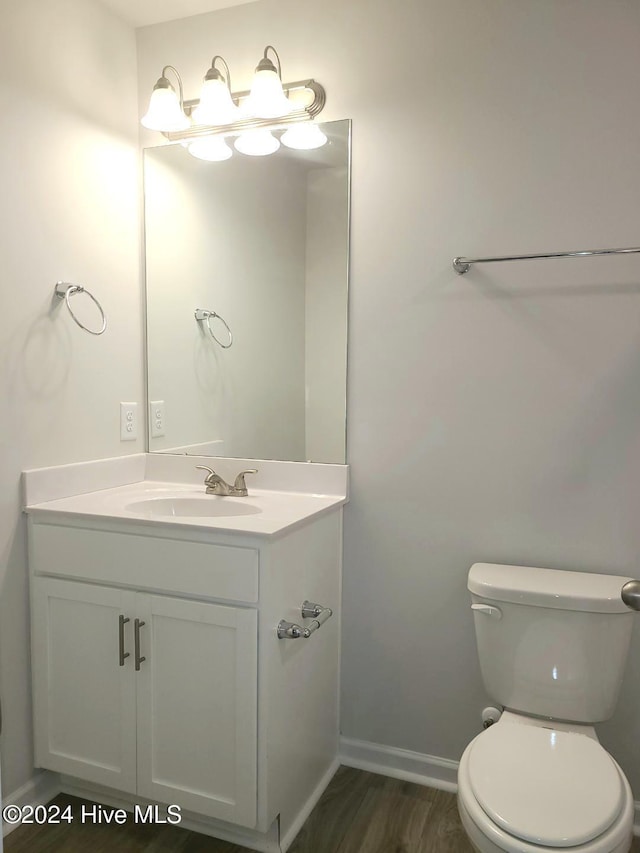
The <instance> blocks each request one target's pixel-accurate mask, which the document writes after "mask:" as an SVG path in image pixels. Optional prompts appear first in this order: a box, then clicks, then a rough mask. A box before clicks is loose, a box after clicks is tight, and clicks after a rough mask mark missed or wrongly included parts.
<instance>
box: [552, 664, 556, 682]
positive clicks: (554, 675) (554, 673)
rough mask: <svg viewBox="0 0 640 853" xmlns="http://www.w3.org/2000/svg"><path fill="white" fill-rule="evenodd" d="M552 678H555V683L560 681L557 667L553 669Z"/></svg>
mask: <svg viewBox="0 0 640 853" xmlns="http://www.w3.org/2000/svg"><path fill="white" fill-rule="evenodd" d="M551 677H552V678H553V680H554V681H557V680H558V667H557V666H554V667H553V669H552V670H551Z"/></svg>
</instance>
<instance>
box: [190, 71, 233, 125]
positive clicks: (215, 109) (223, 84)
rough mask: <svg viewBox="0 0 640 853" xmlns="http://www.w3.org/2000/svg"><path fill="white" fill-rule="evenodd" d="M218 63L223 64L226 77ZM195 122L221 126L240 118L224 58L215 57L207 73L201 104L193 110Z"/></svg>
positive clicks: (201, 93)
mask: <svg viewBox="0 0 640 853" xmlns="http://www.w3.org/2000/svg"><path fill="white" fill-rule="evenodd" d="M216 62H221V63H222V64H223V65H224V69H225V71H226V77H225V76H224V75H223V74H221V72H220V71H219V70H218V69H217V68H216ZM192 115H193V120H194V121H195V122H196V124H209V125H214V126H217V125H221V124H231V123H232V122H234V121H235V120H236V119H237V118H240V117H241V116H240V110H239V109H238V107H237V106H236V104H234V102H233V99H232V97H231V74H230V73H229V66H228V65H227V63H226V62H225V60H224V59H223V57H222V56H214V57H213V59H212V60H211V68H210V69H209V70H208V71H207V73H206V75H205V78H204V82H203V84H202V90H201V92H200V103H199V104H198V106H197V107H196V108H195V109H194V110H193V113H192Z"/></svg>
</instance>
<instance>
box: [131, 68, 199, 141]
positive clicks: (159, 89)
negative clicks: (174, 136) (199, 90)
mask: <svg viewBox="0 0 640 853" xmlns="http://www.w3.org/2000/svg"><path fill="white" fill-rule="evenodd" d="M167 71H173V73H174V74H175V75H176V78H177V80H178V90H179V92H180V95H179V96H178V95H177V94H176V90H175V89H174V88H173V86H172V85H171V83H170V82H169V80H168V79H167ZM140 121H141V123H142V125H143V126H144V127H146V128H148V130H160V131H162V133H176V132H179V131H182V130H186V129H187V128H188V127H190V126H191V122H190V121H189V119H188V118H187V116H186V115H185V112H184V97H183V91H182V78H181V77H180V74H179V73H178V71H177V70H176V69H175V68H174V67H173V65H165V67H164V68H163V69H162V76H161V77H159V78H158V80H157V81H156V84H155V86H154V87H153V92H152V93H151V98H150V100H149V109H148V110H147V112H146V114H145V115H144V116H143V117H142V119H141V120H140Z"/></svg>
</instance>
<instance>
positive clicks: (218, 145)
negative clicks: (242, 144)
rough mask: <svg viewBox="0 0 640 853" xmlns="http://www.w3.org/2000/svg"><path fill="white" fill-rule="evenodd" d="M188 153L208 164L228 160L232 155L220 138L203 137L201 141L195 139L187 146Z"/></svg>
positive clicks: (223, 140)
mask: <svg viewBox="0 0 640 853" xmlns="http://www.w3.org/2000/svg"><path fill="white" fill-rule="evenodd" d="M188 151H189V154H192V155H193V156H194V157H197V158H198V159H199V160H208V161H210V162H219V161H221V160H228V159H229V157H231V156H232V155H233V151H232V150H231V148H229V146H228V145H227V143H226V141H225V139H224V138H223V137H222V136H203V137H202V138H201V139H195V140H194V141H193V142H191V143H190V144H189V147H188Z"/></svg>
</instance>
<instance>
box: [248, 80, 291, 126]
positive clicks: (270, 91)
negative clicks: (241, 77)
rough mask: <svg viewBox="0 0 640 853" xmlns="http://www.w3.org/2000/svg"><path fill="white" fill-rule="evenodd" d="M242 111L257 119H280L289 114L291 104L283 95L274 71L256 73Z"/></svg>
mask: <svg viewBox="0 0 640 853" xmlns="http://www.w3.org/2000/svg"><path fill="white" fill-rule="evenodd" d="M244 109H245V110H246V111H247V112H248V113H249V114H250V115H254V116H256V117H257V118H281V117H282V116H286V115H288V114H289V113H290V112H291V110H292V109H293V104H292V103H291V101H290V100H289V98H287V96H286V95H285V93H284V90H283V88H282V82H281V80H280V78H279V77H278V74H277V72H276V71H269V70H268V69H264V70H260V71H256V73H255V75H254V78H253V83H252V85H251V93H250V95H249V97H248V98H247V100H246V102H245V104H244Z"/></svg>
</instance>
